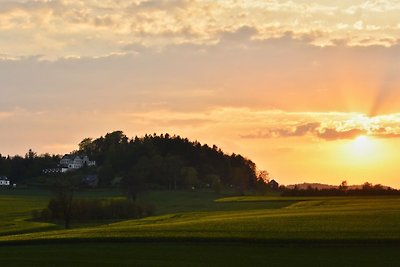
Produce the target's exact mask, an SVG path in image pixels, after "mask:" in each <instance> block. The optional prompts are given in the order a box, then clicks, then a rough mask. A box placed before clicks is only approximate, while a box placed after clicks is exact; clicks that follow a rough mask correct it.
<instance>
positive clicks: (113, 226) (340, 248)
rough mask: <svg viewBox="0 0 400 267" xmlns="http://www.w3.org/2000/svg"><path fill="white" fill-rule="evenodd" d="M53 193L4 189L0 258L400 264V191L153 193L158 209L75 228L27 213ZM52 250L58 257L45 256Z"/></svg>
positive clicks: (9, 261) (8, 261)
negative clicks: (333, 194) (370, 193)
mask: <svg viewBox="0 0 400 267" xmlns="http://www.w3.org/2000/svg"><path fill="white" fill-rule="evenodd" d="M78 195H79V196H80V197H107V198H109V197H121V195H120V194H119V193H118V192H102V191H98V192H81V193H78ZM49 197H50V195H49V194H46V193H44V192H40V191H29V190H26V191H21V190H18V191H14V192H11V191H4V192H3V191H2V192H0V209H1V226H2V227H1V229H0V235H1V236H0V245H1V246H2V249H1V250H0V256H1V257H0V264H1V265H2V266H3V263H4V264H5V265H6V266H8V265H13V264H15V265H18V266H20V265H27V266H29V265H39V264H40V265H42V266H54V265H55V264H57V265H58V266H71V265H72V264H73V265H74V266H76V265H77V264H79V263H80V264H81V266H90V264H93V265H99V262H101V263H103V265H107V263H108V264H109V265H111V264H112V263H113V262H114V263H115V262H116V261H117V262H120V263H121V264H126V265H129V264H131V265H132V264H139V265H140V266H146V265H147V266H168V264H170V266H172V265H174V266H176V265H181V266H185V265H186V266H187V265H188V264H189V263H190V264H191V265H194V266H203V265H214V266H215V265H225V264H223V263H226V264H228V265H231V266H243V265H251V266H257V265H264V264H265V262H269V263H271V264H272V263H273V266H279V265H280V264H281V266H290V265H294V264H297V265H304V266H321V263H323V264H324V265H327V266H335V265H351V266H377V265H382V266H393V265H395V264H396V263H397V260H398V256H397V252H398V250H399V248H400V227H399V225H400V198H399V197H314V198H305V197H297V198H293V197H285V198H283V197H273V196H271V197H268V196H266V197H259V196H258V197H257V196H248V197H229V196H221V195H216V194H214V193H211V192H182V191H181V192H151V193H148V194H145V195H143V196H141V198H140V199H139V201H142V202H147V203H153V204H154V205H155V206H156V207H157V214H156V215H155V216H152V217H148V218H144V219H140V220H129V221H122V222H101V223H99V224H97V225H94V226H93V225H85V224H76V225H75V226H77V227H76V228H74V229H70V230H63V229H61V228H60V226H58V225H55V224H50V223H37V222H31V221H29V220H28V219H29V218H30V216H31V215H30V214H31V211H32V210H33V209H40V208H43V207H44V206H45V205H46V202H47V200H48V198H49ZM47 254H48V255H53V256H51V257H50V258H47V260H44V259H45V258H46V255H47ZM21 255H25V256H24V257H21ZM34 255H37V257H36V256H34ZM40 255H42V256H40ZM57 255H58V256H57ZM205 255H206V256H205ZM288 255H290V257H288ZM65 256H68V257H65ZM243 257H244V258H245V259H243ZM244 260H245V262H244ZM42 261H43V262H42ZM74 261H76V262H74ZM341 263H342V264H341ZM346 263H348V264H346ZM46 264H47V265H46ZM63 264H64V265H63ZM330 264H331V265H330Z"/></svg>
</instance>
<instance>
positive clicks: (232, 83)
mask: <svg viewBox="0 0 400 267" xmlns="http://www.w3.org/2000/svg"><path fill="white" fill-rule="evenodd" d="M399 14H400V1H385V0H376V1H358V0H348V1H330V0H319V1H315V0H292V1H278V0H271V1H267V0H265V1H261V0H243V1H240V0H236V1H235V0H203V1H194V0H193V1H190V0H187V1H186V0H176V1H174V0H171V1H163V0H147V1H141V0H136V1H135V0H113V1H111V0H53V1H52V0H11V1H8V0H2V1H0V153H1V154H2V155H8V154H10V155H14V154H20V155H24V154H25V153H26V152H27V151H28V149H29V148H32V149H33V150H34V151H36V152H38V153H39V154H40V153H45V152H50V153H67V152H69V151H71V150H74V149H76V148H77V144H78V143H79V142H80V141H81V140H82V139H83V138H85V137H93V138H97V137H99V136H101V135H104V134H106V133H107V132H111V131H114V130H123V131H124V132H125V134H126V135H128V136H129V137H133V136H135V135H139V136H140V135H143V134H145V133H170V134H177V135H181V136H184V137H188V138H189V139H191V140H198V141H200V142H201V143H208V144H209V145H212V144H216V145H217V146H218V147H220V148H222V150H224V151H225V152H227V153H232V152H235V153H240V154H242V155H244V156H246V157H248V158H250V159H252V160H253V161H254V162H255V163H256V164H257V166H258V168H259V169H261V170H264V169H265V170H268V171H269V172H270V173H271V175H272V177H275V178H276V179H277V181H278V182H280V183H283V184H293V183H302V182H320V183H329V184H340V182H341V181H342V180H347V181H348V183H349V184H359V183H363V182H365V181H369V182H372V183H374V184H375V183H381V184H385V185H390V186H393V187H396V188H400V161H399V160H400V157H399V154H400V17H399Z"/></svg>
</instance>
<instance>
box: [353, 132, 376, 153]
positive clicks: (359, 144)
mask: <svg viewBox="0 0 400 267" xmlns="http://www.w3.org/2000/svg"><path fill="white" fill-rule="evenodd" d="M374 147H375V145H374V142H373V140H371V138H369V137H368V136H365V135H360V136H358V137H357V138H356V139H354V141H353V142H352V143H351V146H350V149H351V154H352V155H353V156H356V157H370V156H372V155H371V154H373V151H374Z"/></svg>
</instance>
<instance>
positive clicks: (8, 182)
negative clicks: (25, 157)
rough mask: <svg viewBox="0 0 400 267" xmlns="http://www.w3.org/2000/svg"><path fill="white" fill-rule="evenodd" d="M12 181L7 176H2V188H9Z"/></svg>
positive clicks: (0, 177) (0, 182) (0, 183)
mask: <svg viewBox="0 0 400 267" xmlns="http://www.w3.org/2000/svg"><path fill="white" fill-rule="evenodd" d="M9 185H10V180H8V178H7V177H6V176H0V186H9Z"/></svg>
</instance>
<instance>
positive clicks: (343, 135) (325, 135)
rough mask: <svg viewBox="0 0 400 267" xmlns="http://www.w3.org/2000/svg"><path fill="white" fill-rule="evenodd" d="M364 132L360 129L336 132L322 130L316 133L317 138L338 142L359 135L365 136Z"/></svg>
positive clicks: (334, 130)
mask: <svg viewBox="0 0 400 267" xmlns="http://www.w3.org/2000/svg"><path fill="white" fill-rule="evenodd" d="M366 133H367V132H366V131H365V130H360V129H350V130H347V131H338V130H337V129H334V128H327V129H324V130H323V131H322V132H320V133H318V134H317V136H318V137H319V138H322V139H324V140H327V141H332V140H340V139H354V138H356V137H357V136H359V135H363V134H366Z"/></svg>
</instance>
